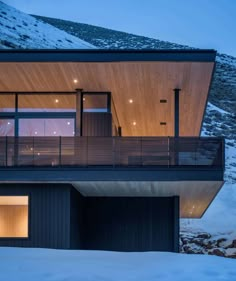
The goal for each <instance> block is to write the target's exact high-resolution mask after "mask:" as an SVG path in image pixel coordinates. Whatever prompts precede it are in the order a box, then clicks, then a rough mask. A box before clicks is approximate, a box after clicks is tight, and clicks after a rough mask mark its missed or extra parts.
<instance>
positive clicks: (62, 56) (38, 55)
mask: <svg viewBox="0 0 236 281" xmlns="http://www.w3.org/2000/svg"><path fill="white" fill-rule="evenodd" d="M215 58H216V51H215V50H212V49H190V50H188V49H167V50H165V49H160V50H154V49H143V50H136V49H121V50H120V49H10V50H9V49H7V50H6V49H2V50H0V63H1V62H121V61H176V62H185V61H186V62H191V61H193V62H215Z"/></svg>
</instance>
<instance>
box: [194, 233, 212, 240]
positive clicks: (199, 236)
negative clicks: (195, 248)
mask: <svg viewBox="0 0 236 281" xmlns="http://www.w3.org/2000/svg"><path fill="white" fill-rule="evenodd" d="M197 238H202V239H209V238H211V235H210V234H209V233H200V234H198V235H197Z"/></svg>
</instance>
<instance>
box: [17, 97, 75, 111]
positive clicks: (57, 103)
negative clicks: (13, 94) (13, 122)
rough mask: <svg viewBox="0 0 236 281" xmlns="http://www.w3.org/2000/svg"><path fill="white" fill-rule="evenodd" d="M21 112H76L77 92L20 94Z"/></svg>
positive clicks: (19, 104) (19, 106) (19, 105)
mask: <svg viewBox="0 0 236 281" xmlns="http://www.w3.org/2000/svg"><path fill="white" fill-rule="evenodd" d="M18 111H19V112H75V111H76V97H75V94H63V95H62V94H24V95H23V94H20V95H18Z"/></svg>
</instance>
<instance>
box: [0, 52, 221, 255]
mask: <svg viewBox="0 0 236 281" xmlns="http://www.w3.org/2000/svg"><path fill="white" fill-rule="evenodd" d="M215 56H216V52H215V51H213V50H1V51H0V246H20V247H47V248H60V249H94V250H114V251H174V252H178V248H179V246H178V244H179V219H180V218H181V217H182V218H201V217H202V216H203V214H204V212H205V211H206V209H207V208H208V206H209V205H210V203H211V202H212V200H213V199H214V197H215V196H216V194H217V193H218V191H219V190H220V188H221V187H222V185H223V182H224V181H223V174H224V139H222V138H212V137H211V138H209V137H200V132H201V126H202V120H203V116H204V112H205V108H206V103H207V98H208V93H209V89H210V86H211V80H212V77H213V75H214V66H215Z"/></svg>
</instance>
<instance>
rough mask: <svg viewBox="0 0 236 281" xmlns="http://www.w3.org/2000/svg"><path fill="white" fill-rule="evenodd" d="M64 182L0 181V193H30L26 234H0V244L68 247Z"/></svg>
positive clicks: (67, 194)
mask: <svg viewBox="0 0 236 281" xmlns="http://www.w3.org/2000/svg"><path fill="white" fill-rule="evenodd" d="M70 189H71V186H70V185H67V184H1V185H0V195H29V238H23V239H21V238H19V239H13V238H12V239H5V238H0V246H16V247H43V248H62V249H68V248H69V247H70V229H69V225H70V220H69V216H70V208H69V204H70Z"/></svg>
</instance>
